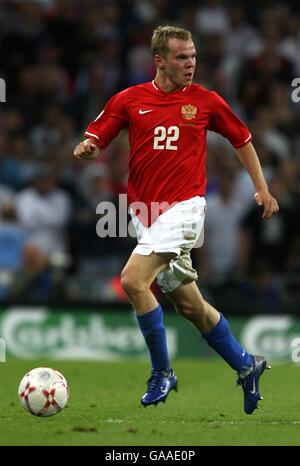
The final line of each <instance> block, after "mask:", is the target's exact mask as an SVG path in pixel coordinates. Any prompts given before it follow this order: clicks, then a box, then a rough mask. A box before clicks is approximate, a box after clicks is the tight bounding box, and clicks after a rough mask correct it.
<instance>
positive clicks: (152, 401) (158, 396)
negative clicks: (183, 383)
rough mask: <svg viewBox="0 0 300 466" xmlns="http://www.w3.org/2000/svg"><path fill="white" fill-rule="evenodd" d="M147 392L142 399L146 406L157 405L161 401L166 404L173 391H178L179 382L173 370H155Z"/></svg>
mask: <svg viewBox="0 0 300 466" xmlns="http://www.w3.org/2000/svg"><path fill="white" fill-rule="evenodd" d="M147 386H148V389H147V392H146V393H145V395H143V396H142V398H141V403H142V405H143V406H144V408H145V407H146V406H149V405H157V403H159V402H160V401H163V402H165V401H166V398H167V396H168V395H169V393H170V391H171V390H175V391H176V392H177V390H178V380H177V377H176V375H175V374H174V372H173V369H169V370H168V371H158V370H154V371H152V373H151V377H150V379H149V380H147Z"/></svg>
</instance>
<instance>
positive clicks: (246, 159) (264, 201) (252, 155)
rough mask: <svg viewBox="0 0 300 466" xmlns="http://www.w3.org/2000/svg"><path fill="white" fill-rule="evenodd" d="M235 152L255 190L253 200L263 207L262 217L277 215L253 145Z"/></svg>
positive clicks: (276, 204)
mask: <svg viewBox="0 0 300 466" xmlns="http://www.w3.org/2000/svg"><path fill="white" fill-rule="evenodd" d="M235 151H236V153H237V156H238V158H239V159H240V161H241V163H242V164H243V165H244V167H245V168H246V170H247V172H248V173H249V175H250V177H251V179H252V181H253V184H254V186H255V189H256V193H255V195H254V199H255V201H256V203H257V204H258V205H259V206H263V208H264V211H263V215H262V217H263V218H264V219H268V218H270V217H271V216H272V215H273V214H277V213H278V211H279V206H278V203H277V201H276V199H275V198H274V197H273V196H272V195H271V194H270V193H269V190H268V185H267V183H266V180H265V177H264V175H263V171H262V168H261V164H260V161H259V158H258V156H257V153H256V151H255V149H254V147H253V144H252V143H251V142H249V143H248V144H246V145H245V146H243V147H241V148H239V149H235Z"/></svg>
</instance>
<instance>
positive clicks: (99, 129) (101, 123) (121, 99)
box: [84, 90, 128, 149]
mask: <svg viewBox="0 0 300 466" xmlns="http://www.w3.org/2000/svg"><path fill="white" fill-rule="evenodd" d="M126 102H127V93H126V90H125V91H122V92H119V93H118V94H115V95H114V96H113V97H111V99H109V101H108V102H107V104H106V105H105V107H104V109H103V110H102V112H101V113H100V114H99V115H98V116H97V118H96V120H94V121H92V122H91V123H90V124H89V125H88V127H87V129H86V131H85V133H84V135H85V137H87V138H92V139H95V140H96V141H97V144H98V145H99V146H100V147H101V149H105V148H106V147H107V146H108V145H109V143H110V142H111V141H112V140H113V139H114V138H115V137H116V136H117V135H118V134H119V132H120V130H121V129H123V128H126V127H127V126H128V114H127V110H126Z"/></svg>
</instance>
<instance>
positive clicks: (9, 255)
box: [0, 199, 26, 299]
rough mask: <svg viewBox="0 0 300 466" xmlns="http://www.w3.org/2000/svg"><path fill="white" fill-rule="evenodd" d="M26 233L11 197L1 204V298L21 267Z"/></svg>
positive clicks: (6, 294)
mask: <svg viewBox="0 0 300 466" xmlns="http://www.w3.org/2000/svg"><path fill="white" fill-rule="evenodd" d="M25 239H26V233H25V230H24V228H22V227H21V226H20V224H19V222H18V219H17V215H16V209H15V206H14V204H13V202H12V201H11V200H9V199H6V200H5V201H4V200H2V204H1V206H0V298H1V299H5V298H7V296H8V294H9V289H10V287H11V284H12V282H13V279H14V275H15V274H16V272H17V271H18V270H19V269H20V267H21V257H22V249H23V246H24V243H25Z"/></svg>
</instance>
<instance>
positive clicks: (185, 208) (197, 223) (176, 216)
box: [131, 196, 206, 293]
mask: <svg viewBox="0 0 300 466" xmlns="http://www.w3.org/2000/svg"><path fill="white" fill-rule="evenodd" d="M205 213H206V201H205V198H204V197H200V196H196V197H193V198H191V199H188V200H186V201H182V202H178V203H177V204H175V205H174V206H173V207H171V208H170V209H168V210H167V211H166V212H164V213H163V214H161V215H160V216H159V217H158V218H157V219H156V220H155V222H154V223H153V224H152V225H151V226H150V227H145V226H144V225H143V224H142V223H141V221H140V220H139V218H138V217H137V216H136V215H134V214H133V213H131V217H132V223H133V225H134V227H135V230H136V235H137V240H138V244H137V246H136V248H135V249H134V250H133V254H141V255H143V256H148V255H149V254H151V253H152V252H156V253H170V252H173V253H175V254H176V256H175V257H174V259H172V260H171V261H170V263H169V267H168V268H167V269H166V270H165V271H163V272H161V273H160V274H159V275H158V276H157V283H158V285H159V286H160V288H161V289H162V291H163V292H164V293H169V292H170V291H173V290H175V289H176V288H177V287H178V286H179V285H180V284H181V283H182V282H183V281H194V280H197V272H196V270H194V269H193V267H192V262H191V258H190V251H191V249H192V248H194V247H201V246H202V245H203V241H204V228H203V226H204V219H205Z"/></svg>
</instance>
